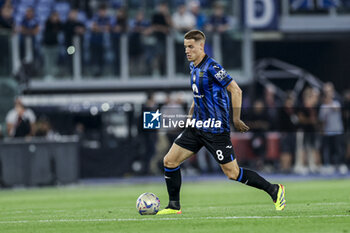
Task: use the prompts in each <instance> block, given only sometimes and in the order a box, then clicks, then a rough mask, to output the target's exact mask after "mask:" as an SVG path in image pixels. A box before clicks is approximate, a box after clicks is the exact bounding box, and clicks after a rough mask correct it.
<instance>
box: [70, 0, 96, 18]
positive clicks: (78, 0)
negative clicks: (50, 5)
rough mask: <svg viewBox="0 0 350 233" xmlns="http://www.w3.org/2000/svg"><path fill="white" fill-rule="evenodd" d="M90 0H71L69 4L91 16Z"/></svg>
mask: <svg viewBox="0 0 350 233" xmlns="http://www.w3.org/2000/svg"><path fill="white" fill-rule="evenodd" d="M90 2H91V0H71V6H72V7H73V8H75V9H79V10H81V11H83V12H85V13H86V15H87V17H88V18H91V17H92V9H91V4H90Z"/></svg>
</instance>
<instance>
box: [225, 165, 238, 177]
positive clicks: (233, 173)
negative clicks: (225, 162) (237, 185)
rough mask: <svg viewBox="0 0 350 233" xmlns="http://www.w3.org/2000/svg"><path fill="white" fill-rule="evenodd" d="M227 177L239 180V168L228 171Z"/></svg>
mask: <svg viewBox="0 0 350 233" xmlns="http://www.w3.org/2000/svg"><path fill="white" fill-rule="evenodd" d="M226 176H227V178H229V179H230V180H237V179H238V176H239V168H236V167H235V168H232V169H230V170H229V171H227V172H226Z"/></svg>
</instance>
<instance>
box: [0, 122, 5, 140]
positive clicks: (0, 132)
mask: <svg viewBox="0 0 350 233" xmlns="http://www.w3.org/2000/svg"><path fill="white" fill-rule="evenodd" d="M3 138H4V134H3V133H2V125H0V141H1V140H2V139H3Z"/></svg>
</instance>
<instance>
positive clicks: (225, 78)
mask: <svg viewBox="0 0 350 233" xmlns="http://www.w3.org/2000/svg"><path fill="white" fill-rule="evenodd" d="M208 72H209V74H210V75H211V76H212V77H213V78H214V80H215V81H217V82H218V83H219V85H220V86H222V87H227V85H228V84H230V82H231V81H232V80H233V78H232V77H231V76H230V75H229V74H228V73H227V72H226V70H225V69H224V68H223V67H222V66H221V65H220V64H218V63H215V64H213V65H210V66H209V67H208Z"/></svg>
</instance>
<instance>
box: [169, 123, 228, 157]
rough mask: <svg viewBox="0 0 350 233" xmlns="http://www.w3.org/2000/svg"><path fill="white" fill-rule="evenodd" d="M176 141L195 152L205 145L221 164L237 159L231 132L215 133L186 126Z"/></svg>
mask: <svg viewBox="0 0 350 233" xmlns="http://www.w3.org/2000/svg"><path fill="white" fill-rule="evenodd" d="M174 143H175V144H177V145H178V146H181V147H182V148H185V149H187V150H190V151H192V152H194V153H197V152H198V151H199V150H200V149H201V148H202V146H205V148H207V150H208V151H209V152H210V153H211V154H212V155H213V157H214V159H215V160H216V161H217V162H218V163H220V164H225V163H228V162H231V161H233V160H234V159H235V152H234V151H233V147H232V142H231V138H230V133H229V132H225V133H218V134H215V133H208V132H204V131H202V130H198V129H196V128H186V129H185V130H184V131H183V132H182V133H181V134H180V135H179V136H178V137H177V138H176V139H175V141H174Z"/></svg>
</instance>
